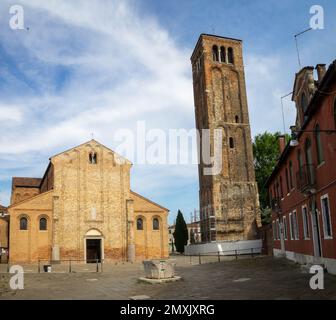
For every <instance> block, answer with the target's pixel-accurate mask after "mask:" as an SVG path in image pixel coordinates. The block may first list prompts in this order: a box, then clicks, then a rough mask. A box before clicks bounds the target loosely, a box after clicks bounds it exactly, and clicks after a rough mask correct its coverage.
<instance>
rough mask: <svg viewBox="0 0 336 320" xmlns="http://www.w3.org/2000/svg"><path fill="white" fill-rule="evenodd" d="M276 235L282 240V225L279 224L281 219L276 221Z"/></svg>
mask: <svg viewBox="0 0 336 320" xmlns="http://www.w3.org/2000/svg"><path fill="white" fill-rule="evenodd" d="M276 237H277V239H278V240H280V225H279V219H277V221H276Z"/></svg>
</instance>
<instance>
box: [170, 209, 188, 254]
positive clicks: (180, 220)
mask: <svg viewBox="0 0 336 320" xmlns="http://www.w3.org/2000/svg"><path fill="white" fill-rule="evenodd" d="M173 235H174V240H175V247H176V251H177V252H180V253H183V252H184V246H185V245H187V244H188V227H187V224H186V222H185V220H184V217H183V214H182V212H181V211H180V210H179V211H178V213H177V217H176V224H175V231H174V234H173Z"/></svg>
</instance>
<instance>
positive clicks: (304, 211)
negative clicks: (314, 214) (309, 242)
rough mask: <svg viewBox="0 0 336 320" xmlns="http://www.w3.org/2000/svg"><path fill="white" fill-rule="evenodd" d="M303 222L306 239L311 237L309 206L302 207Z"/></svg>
mask: <svg viewBox="0 0 336 320" xmlns="http://www.w3.org/2000/svg"><path fill="white" fill-rule="evenodd" d="M302 222H303V236H304V238H305V239H309V220H308V209H307V206H303V207H302Z"/></svg>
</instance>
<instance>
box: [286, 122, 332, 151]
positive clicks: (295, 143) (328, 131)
mask: <svg viewBox="0 0 336 320" xmlns="http://www.w3.org/2000/svg"><path fill="white" fill-rule="evenodd" d="M290 129H291V131H292V139H291V141H290V143H289V144H290V146H291V147H296V146H298V145H299V141H298V139H297V138H298V134H299V133H304V132H314V133H316V132H323V133H326V134H332V133H336V130H334V129H324V130H322V129H319V130H318V131H317V130H316V129H314V130H298V129H297V128H296V126H291V127H290Z"/></svg>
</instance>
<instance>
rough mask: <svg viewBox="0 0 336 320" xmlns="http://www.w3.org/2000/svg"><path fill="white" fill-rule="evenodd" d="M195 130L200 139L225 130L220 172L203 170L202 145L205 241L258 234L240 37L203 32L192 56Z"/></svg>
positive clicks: (255, 189) (200, 182) (248, 238)
mask: <svg viewBox="0 0 336 320" xmlns="http://www.w3.org/2000/svg"><path fill="white" fill-rule="evenodd" d="M191 63H192V73H193V87H194V100H195V116H196V128H197V129H198V130H199V132H200V137H201V142H202V140H203V137H204V133H203V132H204V129H208V130H209V132H210V140H209V141H210V147H209V150H210V155H213V154H214V152H215V151H214V150H215V148H218V144H217V147H216V144H215V142H214V141H215V139H214V133H215V131H217V132H221V139H222V140H221V143H219V145H220V146H221V150H220V153H221V170H220V172H216V173H215V174H213V175H208V174H205V169H206V167H207V164H205V163H204V162H203V161H202V152H203V151H204V150H203V149H204V144H203V145H202V143H200V154H201V162H200V164H199V184H200V217H201V235H202V241H204V242H214V241H237V240H253V239H256V238H257V227H258V226H259V225H260V210H259V199H258V188H257V183H256V181H255V173H254V166H253V154H252V141H251V132H250V123H249V115H248V106H247V97H246V87H245V74H244V64H243V54H242V41H241V40H237V39H232V38H225V37H220V36H215V35H208V34H201V35H200V37H199V39H198V42H197V44H196V47H195V49H194V52H193V54H192V57H191Z"/></svg>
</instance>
